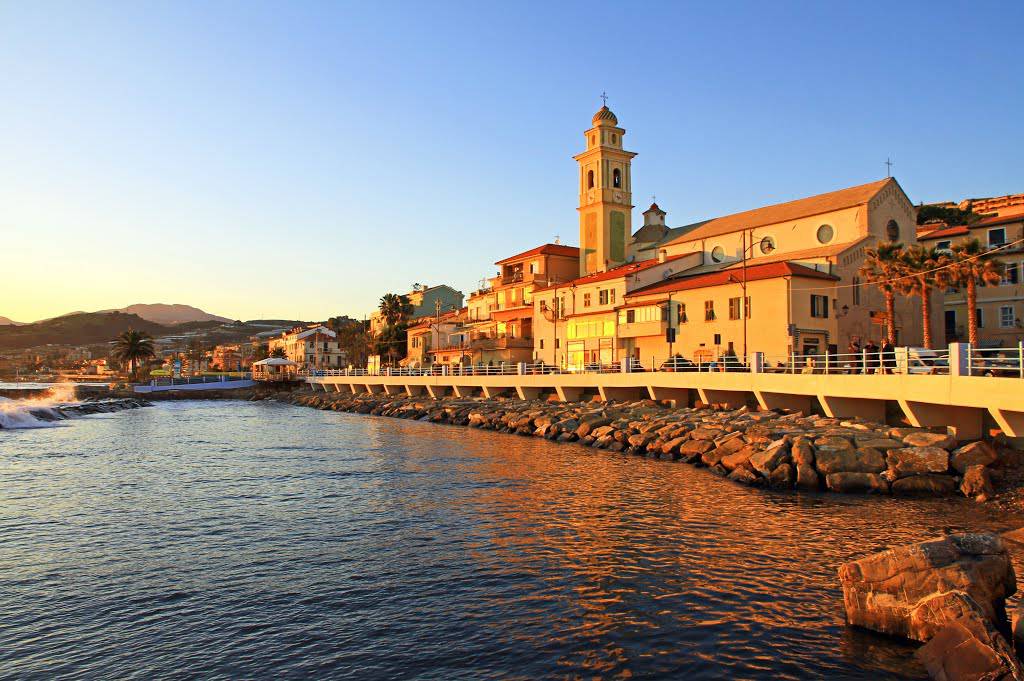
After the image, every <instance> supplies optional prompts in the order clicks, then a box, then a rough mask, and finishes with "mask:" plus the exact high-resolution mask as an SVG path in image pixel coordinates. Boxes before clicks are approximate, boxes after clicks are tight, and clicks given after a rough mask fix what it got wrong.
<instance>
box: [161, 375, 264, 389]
mask: <svg viewBox="0 0 1024 681" xmlns="http://www.w3.org/2000/svg"><path fill="white" fill-rule="evenodd" d="M248 380H252V374H250V373H248V372H245V373H241V374H236V375H233V376H229V375H221V376H188V377H182V378H152V379H150V381H149V385H151V386H165V385H192V384H195V383H230V382H232V381H248Z"/></svg>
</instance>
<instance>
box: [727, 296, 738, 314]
mask: <svg viewBox="0 0 1024 681" xmlns="http://www.w3.org/2000/svg"><path fill="white" fill-rule="evenodd" d="M739 318H740V299H739V298H730V299H729V319H739Z"/></svg>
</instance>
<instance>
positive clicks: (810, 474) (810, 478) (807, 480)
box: [796, 463, 821, 492]
mask: <svg viewBox="0 0 1024 681" xmlns="http://www.w3.org/2000/svg"><path fill="white" fill-rule="evenodd" d="M796 486H797V488H799V489H802V490H805V491H808V492H812V491H815V490H817V489H818V488H819V487H820V486H821V479H820V477H819V476H818V471H816V470H814V466H812V465H810V464H808V463H798V464H797V465H796Z"/></svg>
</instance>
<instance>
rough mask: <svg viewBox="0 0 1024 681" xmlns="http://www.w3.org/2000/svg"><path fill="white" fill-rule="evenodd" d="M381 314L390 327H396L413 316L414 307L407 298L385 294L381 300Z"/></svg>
mask: <svg viewBox="0 0 1024 681" xmlns="http://www.w3.org/2000/svg"><path fill="white" fill-rule="evenodd" d="M380 313H381V316H383V317H384V322H385V323H386V324H387V325H388V326H394V325H396V324H398V323H399V322H401V321H403V320H405V319H406V318H407V317H408V316H409V315H411V314H412V305H410V304H409V299H408V298H407V297H406V296H399V295H396V294H394V293H385V294H384V295H383V296H381V299H380Z"/></svg>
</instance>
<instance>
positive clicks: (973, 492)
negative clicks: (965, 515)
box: [960, 465, 995, 501]
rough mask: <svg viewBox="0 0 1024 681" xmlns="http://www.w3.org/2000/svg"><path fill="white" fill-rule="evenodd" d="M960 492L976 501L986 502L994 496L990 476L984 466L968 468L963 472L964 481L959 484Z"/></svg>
mask: <svg viewBox="0 0 1024 681" xmlns="http://www.w3.org/2000/svg"><path fill="white" fill-rule="evenodd" d="M960 491H961V492H963V495H964V496H965V497H971V498H973V499H976V500H977V501H988V500H989V499H991V498H992V495H994V494H995V490H994V489H993V488H992V476H991V475H990V474H989V472H988V469H987V468H985V467H984V466H980V465H979V466H969V467H968V468H967V470H966V471H964V479H963V481H962V482H961V483H960Z"/></svg>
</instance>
